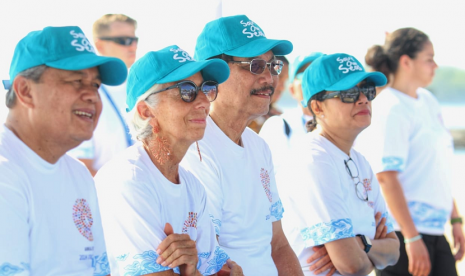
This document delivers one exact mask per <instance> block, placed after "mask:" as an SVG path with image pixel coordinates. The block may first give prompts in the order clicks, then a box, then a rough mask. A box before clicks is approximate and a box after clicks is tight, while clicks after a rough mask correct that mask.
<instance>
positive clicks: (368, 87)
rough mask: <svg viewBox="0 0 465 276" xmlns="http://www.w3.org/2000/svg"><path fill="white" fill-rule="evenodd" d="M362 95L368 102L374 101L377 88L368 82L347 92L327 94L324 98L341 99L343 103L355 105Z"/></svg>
mask: <svg viewBox="0 0 465 276" xmlns="http://www.w3.org/2000/svg"><path fill="white" fill-rule="evenodd" d="M360 93H363V94H364V95H365V96H366V97H367V99H368V101H372V100H373V99H374V98H375V97H376V86H375V84H374V83H373V82H370V81H367V82H364V83H362V84H361V85H360V87H358V86H355V87H352V88H350V89H347V90H341V91H335V92H331V93H329V94H326V95H324V96H323V97H322V99H323V100H326V99H332V98H341V101H342V102H343V103H355V102H357V101H358V98H359V97H360Z"/></svg>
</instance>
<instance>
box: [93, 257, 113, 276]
mask: <svg viewBox="0 0 465 276" xmlns="http://www.w3.org/2000/svg"><path fill="white" fill-rule="evenodd" d="M92 267H93V268H94V276H106V275H108V274H110V264H109V262H108V256H107V252H105V253H103V254H102V256H98V255H96V256H94V257H93V259H92Z"/></svg>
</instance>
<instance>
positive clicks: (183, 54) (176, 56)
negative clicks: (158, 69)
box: [170, 48, 195, 62]
mask: <svg viewBox="0 0 465 276" xmlns="http://www.w3.org/2000/svg"><path fill="white" fill-rule="evenodd" d="M170 51H171V52H175V54H174V55H173V59H174V60H177V61H179V62H186V60H188V61H195V60H194V59H193V58H192V57H191V56H190V55H189V53H187V52H186V51H184V50H183V49H181V48H171V49H170ZM179 52H180V54H181V56H179V54H178V53H179Z"/></svg>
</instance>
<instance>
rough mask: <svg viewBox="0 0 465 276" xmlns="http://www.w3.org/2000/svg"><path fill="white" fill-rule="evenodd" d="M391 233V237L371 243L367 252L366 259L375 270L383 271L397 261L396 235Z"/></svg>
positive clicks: (397, 245)
mask: <svg viewBox="0 0 465 276" xmlns="http://www.w3.org/2000/svg"><path fill="white" fill-rule="evenodd" d="M391 233H392V235H390V237H386V238H384V239H379V240H372V241H371V242H372V247H371V249H370V251H369V252H368V258H370V261H371V262H372V263H373V265H374V266H375V267H376V268H377V269H383V268H385V267H386V266H389V265H394V264H396V263H397V261H398V260H399V254H400V253H399V246H400V243H399V240H398V239H397V236H396V234H395V233H394V232H391ZM391 233H390V234H391ZM392 236H394V237H392Z"/></svg>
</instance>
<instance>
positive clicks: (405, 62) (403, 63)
mask: <svg viewBox="0 0 465 276" xmlns="http://www.w3.org/2000/svg"><path fill="white" fill-rule="evenodd" d="M411 63H412V59H411V58H410V57H409V56H408V55H402V56H401V57H400V58H399V66H400V67H401V68H403V69H404V70H409V69H410V68H411V67H412V65H411Z"/></svg>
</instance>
